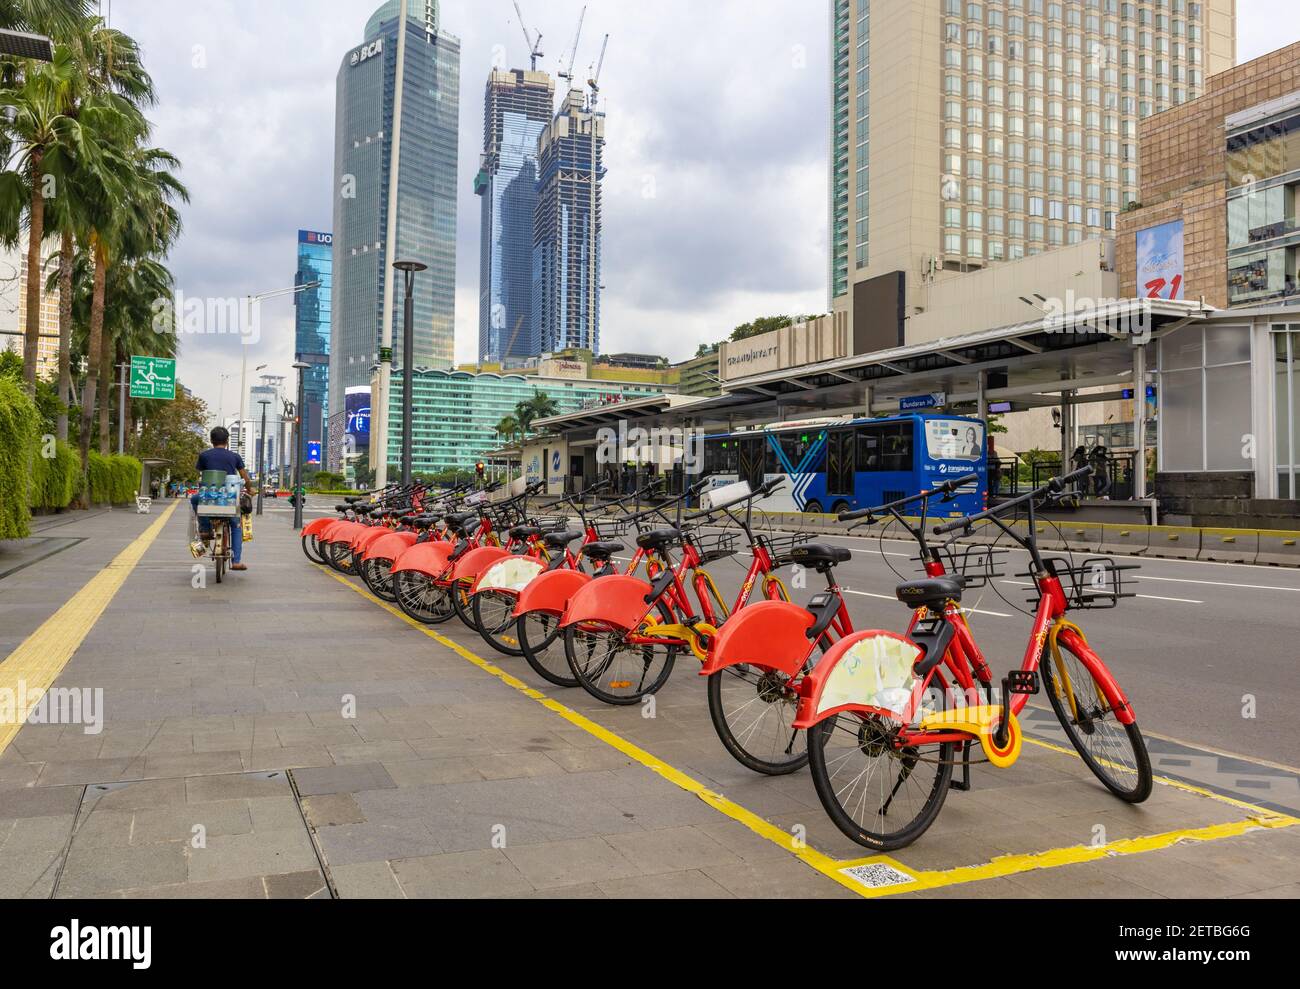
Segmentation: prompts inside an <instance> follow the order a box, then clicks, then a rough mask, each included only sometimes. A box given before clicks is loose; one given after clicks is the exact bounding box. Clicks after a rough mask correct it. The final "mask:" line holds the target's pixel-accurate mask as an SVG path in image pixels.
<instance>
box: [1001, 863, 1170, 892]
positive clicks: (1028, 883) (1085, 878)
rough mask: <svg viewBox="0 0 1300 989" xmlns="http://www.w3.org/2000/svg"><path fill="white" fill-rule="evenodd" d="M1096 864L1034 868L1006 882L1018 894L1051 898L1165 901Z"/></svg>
mask: <svg viewBox="0 0 1300 989" xmlns="http://www.w3.org/2000/svg"><path fill="white" fill-rule="evenodd" d="M1152 854H1156V853H1154V852H1153V853H1152ZM1100 865H1101V863H1100V862H1081V863H1079V864H1078V865H1063V866H1060V867H1058V868H1055V869H1034V870H1033V871H1032V872H1021V873H1018V874H1017V875H1014V876H1007V881H1008V882H1009V883H1010V884H1011V885H1012V886H1014V887H1015V888H1016V889H1017V890H1020V891H1021V893H1020V894H1018V895H1025V894H1028V895H1031V896H1043V897H1049V898H1052V899H1069V900H1102V899H1135V900H1141V899H1158V900H1160V899H1165V897H1163V896H1162V895H1161V894H1159V893H1156V892H1154V891H1152V890H1150V889H1147V888H1146V887H1145V886H1139V885H1138V884H1137V883H1135V882H1130V881H1129V880H1127V879H1125V878H1123V877H1122V873H1119V872H1117V871H1115V870H1107V869H1102V868H1099V866H1100ZM1013 895H1016V894H1013Z"/></svg>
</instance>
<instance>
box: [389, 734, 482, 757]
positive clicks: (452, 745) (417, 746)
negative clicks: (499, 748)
mask: <svg viewBox="0 0 1300 989" xmlns="http://www.w3.org/2000/svg"><path fill="white" fill-rule="evenodd" d="M407 744H408V745H410V747H411V750H412V751H413V752H415V754H416V755H417V756H419V757H421V758H425V759H447V758H451V757H453V756H470V755H475V754H478V753H491V752H495V751H496V747H495V746H494V745H493V743H492V740H491V739H490V738H480V737H476V736H472V735H469V736H466V735H450V736H447V737H445V738H413V739H411V740H410V741H409V742H408V743H407Z"/></svg>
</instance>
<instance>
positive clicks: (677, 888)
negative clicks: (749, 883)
mask: <svg viewBox="0 0 1300 989" xmlns="http://www.w3.org/2000/svg"><path fill="white" fill-rule="evenodd" d="M597 886H599V887H600V890H601V892H603V893H604V894H605V895H606V896H608V897H609V898H610V899H632V900H731V899H735V894H734V893H730V892H728V891H727V890H725V889H723V888H722V887H721V886H719V885H718V884H717V883H716V882H715V881H714V880H712V879H710V878H709V877H708V876H706V875H705V874H704V873H703V872H697V871H695V870H689V871H687V872H665V873H662V874H660V875H657V876H636V877H635V878H631V879H614V880H601V881H600V882H598V883H597Z"/></svg>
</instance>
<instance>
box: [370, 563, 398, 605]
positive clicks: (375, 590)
mask: <svg viewBox="0 0 1300 989" xmlns="http://www.w3.org/2000/svg"><path fill="white" fill-rule="evenodd" d="M392 569H393V561H392V560H386V559H384V558H382V557H371V558H370V559H368V560H364V561H362V563H361V579H362V580H364V581H365V582H366V586H367V587H369V588H370V593H371V594H373V595H374V596H375V597H377V598H379V599H380V600H381V601H387V602H388V603H389V604H396V603H397V591H396V589H395V588H394V587H393V574H392Z"/></svg>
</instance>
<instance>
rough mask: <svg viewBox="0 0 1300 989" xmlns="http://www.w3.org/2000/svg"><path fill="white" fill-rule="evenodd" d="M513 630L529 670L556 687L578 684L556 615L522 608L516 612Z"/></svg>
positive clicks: (558, 618) (558, 617)
mask: <svg viewBox="0 0 1300 989" xmlns="http://www.w3.org/2000/svg"><path fill="white" fill-rule="evenodd" d="M516 630H517V631H518V633H519V645H520V647H521V648H522V649H523V651H524V659H526V660H528V665H529V666H531V667H532V668H533V672H535V673H536V674H537V675H538V676H539V677H541V678H542V679H544V680H547V681H549V682H551V683H553V684H555V685H556V686H557V687H576V686H577V685H578V678H577V677H575V676H574V675H573V671H572V670H570V669H569V658H568V656H566V655H565V653H564V636H563V634H562V633H561V629H560V616H559V615H551V614H547V613H546V612H544V611H526V612H524V613H523V614H522V615H520V616H519V624H518V625H517V626H516Z"/></svg>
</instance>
